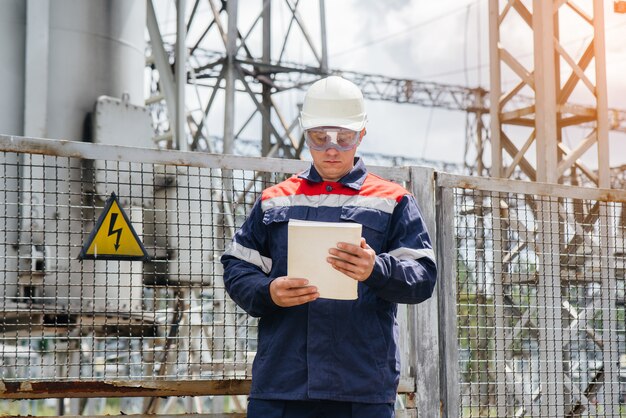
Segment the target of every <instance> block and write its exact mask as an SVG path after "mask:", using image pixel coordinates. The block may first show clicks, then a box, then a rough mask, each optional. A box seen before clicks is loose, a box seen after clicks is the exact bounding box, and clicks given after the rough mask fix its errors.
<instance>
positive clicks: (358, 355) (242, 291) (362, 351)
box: [221, 158, 437, 403]
mask: <svg viewBox="0 0 626 418" xmlns="http://www.w3.org/2000/svg"><path fill="white" fill-rule="evenodd" d="M289 219H300V220H312V221H324V222H358V223H360V224H361V225H363V227H362V234H363V237H364V238H365V240H366V241H367V243H368V244H369V246H370V247H372V248H373V249H374V251H376V261H375V265H374V271H373V272H372V274H371V275H370V277H369V278H368V279H367V280H365V281H363V282H360V283H359V284H358V298H357V299H356V300H330V299H321V298H320V299H317V300H315V301H313V302H310V303H307V304H304V305H300V306H294V307H289V308H283V307H279V306H277V305H276V304H274V302H273V301H272V298H271V296H270V292H269V285H270V283H271V281H272V280H273V279H275V278H277V277H281V276H285V275H287V223H288V221H289ZM221 261H222V263H223V265H224V284H225V286H226V290H227V292H228V294H229V295H230V297H231V298H232V299H233V300H234V301H235V302H236V303H237V304H238V305H239V306H240V307H242V308H243V309H244V310H245V311H246V312H248V313H249V314H250V315H252V316H255V317H259V318H260V319H259V328H258V351H257V353H256V357H255V359H254V363H253V367H252V388H251V392H250V396H251V397H253V398H260V399H284V400H309V399H324V400H335V401H349V402H367V403H388V402H394V400H395V396H396V391H397V387H398V382H399V378H400V354H399V350H398V345H397V342H398V336H399V335H398V334H399V330H398V323H397V320H396V314H397V305H396V304H397V303H419V302H422V301H423V300H425V299H428V298H429V297H430V296H431V295H432V292H433V288H434V286H435V281H436V275H437V271H436V265H435V258H434V253H433V249H432V246H431V242H430V238H429V236H428V232H427V230H426V226H425V224H424V221H423V220H422V216H421V214H420V210H419V208H418V205H417V203H416V201H415V198H414V197H413V196H412V195H411V194H410V193H409V192H407V191H406V190H405V189H404V188H402V187H401V186H399V185H397V184H395V183H392V182H390V181H387V180H384V179H382V178H380V177H378V176H375V175H373V174H371V173H368V172H367V169H366V168H365V165H364V164H363V162H362V160H360V159H359V158H357V159H355V166H354V167H353V169H352V170H351V171H350V172H349V173H348V174H347V175H345V176H344V177H343V178H341V179H340V180H339V181H338V182H328V181H323V180H322V178H321V177H320V175H319V173H317V171H316V170H315V167H314V166H313V165H311V167H310V168H309V169H308V170H306V171H304V172H302V173H300V174H299V175H296V176H293V177H292V178H290V179H288V180H286V181H284V182H282V183H279V184H277V185H275V186H272V187H270V188H268V189H265V190H264V191H263V193H262V195H261V197H260V199H258V200H257V201H256V203H255V204H254V207H253V208H252V212H251V213H250V215H249V217H248V218H247V220H246V221H245V223H244V224H243V226H242V227H241V229H240V230H239V231H238V232H237V233H236V234H235V236H234V238H233V241H232V243H231V245H230V246H229V248H228V249H227V250H226V252H225V253H224V255H223V256H222V258H221Z"/></svg>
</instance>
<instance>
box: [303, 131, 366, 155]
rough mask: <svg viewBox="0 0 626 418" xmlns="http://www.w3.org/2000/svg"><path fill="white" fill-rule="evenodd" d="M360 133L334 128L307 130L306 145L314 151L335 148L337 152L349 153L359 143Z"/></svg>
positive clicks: (305, 133)
mask: <svg viewBox="0 0 626 418" xmlns="http://www.w3.org/2000/svg"><path fill="white" fill-rule="evenodd" d="M359 133H360V132H358V131H352V130H350V129H345V128H337V127H332V126H322V127H319V128H312V129H307V130H306V131H304V137H305V139H306V143H307V145H308V146H309V148H311V149H312V150H315V151H326V150H328V149H330V148H334V149H336V150H337V151H349V150H351V149H353V148H354V147H356V145H357V144H358V142H359Z"/></svg>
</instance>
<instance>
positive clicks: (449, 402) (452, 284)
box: [433, 187, 460, 418]
mask: <svg viewBox="0 0 626 418" xmlns="http://www.w3.org/2000/svg"><path fill="white" fill-rule="evenodd" d="M436 199H437V226H438V228H437V247H436V248H437V260H438V261H439V263H438V268H439V278H438V281H437V299H438V303H439V328H438V329H439V368H440V371H439V373H440V374H439V380H440V386H439V391H440V395H439V396H440V399H441V417H443V418H452V417H457V416H459V399H460V373H459V347H458V338H457V329H458V317H457V288H456V286H457V283H456V282H457V278H456V269H457V265H456V260H457V244H456V239H455V236H454V234H455V232H454V230H455V229H454V210H455V209H454V189H452V188H448V187H436ZM433 416H435V415H433Z"/></svg>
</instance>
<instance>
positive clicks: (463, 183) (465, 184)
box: [458, 181, 478, 189]
mask: <svg viewBox="0 0 626 418" xmlns="http://www.w3.org/2000/svg"><path fill="white" fill-rule="evenodd" d="M458 188H459V189H477V188H478V186H476V185H475V184H472V183H468V182H467V181H460V182H459V184H458Z"/></svg>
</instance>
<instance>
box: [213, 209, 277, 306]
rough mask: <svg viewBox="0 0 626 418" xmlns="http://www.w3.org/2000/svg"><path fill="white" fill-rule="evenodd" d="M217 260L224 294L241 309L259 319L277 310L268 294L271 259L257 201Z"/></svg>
mask: <svg viewBox="0 0 626 418" xmlns="http://www.w3.org/2000/svg"><path fill="white" fill-rule="evenodd" d="M220 261H221V262H222V264H223V265H224V286H225V288H226V291H227V292H228V295H229V296H230V297H231V298H232V299H233V300H234V301H235V303H236V304H237V305H239V306H240V307H241V308H242V309H243V310H245V311H246V312H247V313H249V314H250V315H252V316H255V317H260V316H263V315H265V314H267V313H269V312H272V311H274V310H276V309H278V305H276V304H275V303H274V302H273V301H272V297H271V296H270V291H269V285H270V283H271V282H272V278H270V277H269V273H270V271H271V269H272V259H271V258H270V257H269V255H268V251H267V231H266V228H265V224H264V223H263V211H262V210H261V201H260V199H259V200H257V201H256V203H255V204H254V206H253V207H252V211H251V212H250V216H249V217H248V218H247V219H246V221H245V222H244V224H243V225H242V227H241V228H240V229H239V231H237V233H236V234H235V236H234V237H233V240H232V242H231V243H230V246H229V247H228V248H227V249H226V251H225V252H224V254H223V255H222V257H221V259H220Z"/></svg>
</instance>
